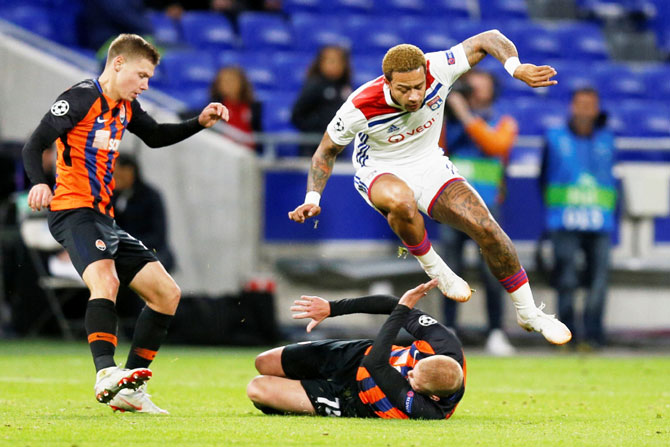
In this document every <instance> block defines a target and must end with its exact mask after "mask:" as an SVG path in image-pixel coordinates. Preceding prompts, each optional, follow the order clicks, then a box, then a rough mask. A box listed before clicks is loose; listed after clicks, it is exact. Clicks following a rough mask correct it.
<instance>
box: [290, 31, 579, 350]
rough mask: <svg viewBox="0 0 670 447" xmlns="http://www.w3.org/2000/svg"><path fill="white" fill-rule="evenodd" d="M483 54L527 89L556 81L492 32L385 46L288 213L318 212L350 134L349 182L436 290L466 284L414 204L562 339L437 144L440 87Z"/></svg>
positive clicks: (564, 333) (453, 290)
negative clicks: (428, 46)
mask: <svg viewBox="0 0 670 447" xmlns="http://www.w3.org/2000/svg"><path fill="white" fill-rule="evenodd" d="M487 54H490V55H492V56H493V57H495V58H496V59H498V60H499V61H500V62H501V63H503V64H504V66H505V69H506V70H507V71H508V72H509V73H510V75H511V76H513V77H514V78H516V79H519V80H520V81H522V82H525V83H526V84H528V85H529V86H531V87H545V86H550V85H553V84H555V83H556V81H555V80H552V77H553V76H554V75H555V74H556V71H555V70H554V69H553V68H552V67H550V66H546V65H544V66H536V65H533V64H522V63H521V62H520V61H519V57H518V53H517V50H516V47H515V46H514V44H513V43H512V42H511V41H510V40H509V39H507V38H506V37H505V36H504V35H503V34H501V33H500V32H499V31H497V30H492V31H486V32H484V33H481V34H478V35H476V36H473V37H470V38H468V39H466V40H465V41H463V42H462V43H460V44H458V45H456V46H454V47H452V48H451V49H449V50H447V51H439V52H435V53H428V54H426V55H424V53H423V52H422V51H421V50H420V49H419V48H417V47H415V46H413V45H407V44H403V45H398V46H395V47H393V48H391V49H390V50H389V51H388V52H387V53H386V55H385V56H384V60H383V61H382V72H383V75H381V76H379V77H378V78H376V79H374V80H372V81H370V82H368V83H366V84H363V85H362V86H361V87H360V88H358V89H357V90H356V91H355V92H353V93H352V94H351V96H350V97H349V99H347V101H346V102H345V103H344V104H343V105H342V107H341V108H340V110H339V111H338V112H337V113H336V115H335V117H334V118H333V120H332V121H331V123H330V125H329V126H328V129H327V130H326V132H325V133H324V135H323V138H322V140H321V143H320V144H319V146H318V147H317V149H316V152H315V153H314V156H313V157H312V165H311V168H310V171H309V176H308V180H307V195H306V196H305V201H304V203H303V204H302V205H299V206H298V207H296V209H295V210H293V211H291V212H289V218H290V219H292V220H293V221H295V222H299V223H303V222H305V220H306V219H309V218H311V217H315V216H317V215H318V214H319V213H320V212H321V208H320V207H319V200H320V198H321V193H322V192H323V190H324V188H325V186H326V182H327V181H328V178H329V177H330V175H331V173H332V170H333V164H334V162H335V159H336V157H337V155H338V154H339V153H340V152H342V150H344V148H345V147H346V146H347V145H348V144H349V143H350V142H351V141H352V140H354V139H355V142H354V154H353V157H352V158H353V163H354V166H355V167H356V169H357V171H356V175H355V177H354V185H355V187H356V188H357V190H358V191H359V193H360V194H361V196H362V197H363V199H364V200H365V201H366V202H367V203H368V204H369V205H370V206H372V207H373V208H374V209H375V210H377V211H378V212H380V213H381V214H382V215H383V216H384V217H385V218H386V219H387V221H388V224H389V226H390V227H391V228H392V229H393V231H394V232H395V233H396V234H397V235H398V237H399V238H400V239H401V240H402V242H403V243H404V244H405V246H406V247H407V249H408V250H409V252H410V253H412V254H413V255H414V256H415V257H416V259H417V260H418V261H419V263H420V264H421V266H422V267H423V269H424V271H425V272H426V273H427V274H428V276H429V277H431V278H437V279H438V287H439V289H440V291H441V292H442V293H443V294H444V295H445V296H447V297H448V298H451V299H453V300H456V301H461V302H463V301H467V300H468V299H470V296H471V293H472V292H471V289H470V287H469V286H468V284H467V283H466V282H465V281H464V280H463V279H461V278H460V277H458V276H457V275H456V274H454V272H453V271H452V270H451V269H450V268H449V267H448V266H447V264H446V263H445V262H444V261H443V260H442V258H440V256H439V255H438V254H437V253H436V252H435V250H433V248H432V245H431V243H430V240H429V238H428V234H427V232H426V228H425V225H424V221H423V217H422V215H421V212H423V213H425V214H426V215H428V216H429V217H431V218H433V219H435V220H437V221H438V222H441V223H444V224H447V225H450V226H452V227H454V228H456V229H457V230H460V231H463V232H465V233H466V234H467V235H468V236H470V238H471V239H473V240H474V241H475V242H476V243H477V244H478V245H479V247H480V249H481V251H482V254H483V256H484V259H485V260H486V263H487V265H488V267H489V269H490V270H491V272H492V273H493V275H494V276H495V277H496V278H497V279H498V280H499V281H500V283H501V284H502V285H503V287H505V289H506V290H507V292H508V293H509V296H510V297H511V299H512V302H513V303H514V306H515V308H516V311H517V321H518V323H519V325H521V327H523V328H524V329H526V330H528V331H537V332H540V333H541V334H542V335H544V337H545V338H546V339H547V340H548V341H549V342H551V343H554V344H564V343H567V342H568V341H570V339H571V337H572V334H571V333H570V331H569V330H568V328H567V327H566V326H565V325H564V324H563V323H561V322H560V321H558V320H557V319H556V318H555V317H554V316H553V315H547V314H545V313H544V312H542V310H541V309H542V306H540V307H539V308H538V307H536V305H535V302H534V299H533V295H532V292H531V289H530V285H529V284H528V277H527V276H526V272H525V271H524V269H523V267H522V266H521V263H520V262H519V258H518V256H517V254H516V249H515V248H514V245H513V244H512V241H511V240H510V239H509V237H508V236H507V235H506V234H505V232H504V231H503V230H502V229H501V228H500V226H499V225H498V223H497V222H496V221H495V219H494V218H493V217H492V216H491V213H490V212H489V210H488V209H487V207H486V205H485V204H484V202H483V201H482V200H481V198H480V197H479V195H478V194H477V192H476V191H475V190H474V189H473V188H472V187H471V186H470V185H469V184H468V182H467V181H466V180H465V179H464V178H463V177H462V176H461V175H460V174H459V173H458V170H457V169H456V168H455V167H454V165H453V164H452V163H451V161H449V159H448V158H447V157H446V156H445V155H444V151H443V150H442V149H441V148H440V147H439V146H438V140H439V137H440V131H441V129H442V122H443V117H444V100H445V98H446V96H447V94H448V93H449V91H450V89H451V87H452V85H453V84H454V82H455V81H456V80H457V79H458V77H459V76H460V75H461V74H463V73H464V72H466V71H467V70H469V69H470V68H471V67H474V66H475V65H476V64H477V63H478V62H479V61H481V60H482V59H483V58H484V57H485V56H486V55H487Z"/></svg>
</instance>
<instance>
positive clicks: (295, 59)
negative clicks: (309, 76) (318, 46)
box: [273, 52, 314, 92]
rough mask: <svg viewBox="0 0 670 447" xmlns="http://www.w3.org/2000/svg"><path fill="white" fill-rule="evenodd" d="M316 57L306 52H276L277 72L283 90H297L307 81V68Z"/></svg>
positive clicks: (274, 59)
mask: <svg viewBox="0 0 670 447" xmlns="http://www.w3.org/2000/svg"><path fill="white" fill-rule="evenodd" d="M313 59H314V57H313V56H312V55H311V54H304V53H284V52H282V53H276V54H274V55H273V64H274V67H275V73H277V75H278V77H279V88H280V89H281V90H282V91H290V92H297V91H299V90H300V89H301V88H302V85H303V84H304V82H305V75H306V73H307V68H308V67H309V65H310V64H311V63H312V60H313Z"/></svg>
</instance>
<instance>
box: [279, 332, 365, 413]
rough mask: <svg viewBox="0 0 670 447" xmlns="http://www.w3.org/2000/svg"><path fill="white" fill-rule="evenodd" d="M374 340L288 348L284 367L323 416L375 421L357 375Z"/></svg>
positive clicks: (316, 342)
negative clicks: (359, 391)
mask: <svg viewBox="0 0 670 447" xmlns="http://www.w3.org/2000/svg"><path fill="white" fill-rule="evenodd" d="M371 344H372V340H351V341H346V340H320V341H312V342H303V343H297V344H293V345H288V346H286V347H285V348H284V350H283V351H282V357H281V363H282V368H283V369H284V373H286V377H288V378H289V379H295V380H300V384H301V385H302V387H303V388H304V389H305V392H306V393H307V397H309V400H310V402H312V405H314V408H315V409H316V413H317V414H319V415H321V416H344V417H372V416H374V415H373V414H372V413H371V412H370V410H369V409H368V407H367V406H366V405H365V404H363V403H362V402H361V401H360V399H359V398H358V384H357V383H356V372H357V370H358V366H359V365H360V363H361V360H362V359H363V355H364V354H365V350H366V349H367V348H368V347H369V346H370V345H371Z"/></svg>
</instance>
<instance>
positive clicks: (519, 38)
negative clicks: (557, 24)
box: [505, 23, 564, 65]
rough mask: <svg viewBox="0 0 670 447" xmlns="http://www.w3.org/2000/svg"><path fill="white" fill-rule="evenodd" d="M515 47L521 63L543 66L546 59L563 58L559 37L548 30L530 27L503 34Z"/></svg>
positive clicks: (529, 25)
mask: <svg viewBox="0 0 670 447" xmlns="http://www.w3.org/2000/svg"><path fill="white" fill-rule="evenodd" d="M505 34H506V35H507V36H508V37H509V38H510V39H512V41H513V42H514V44H515V45H516V47H517V50H518V51H519V56H520V58H521V60H522V61H527V62H531V63H534V64H537V65H544V64H545V63H546V62H545V61H547V60H548V59H556V58H561V57H563V56H564V49H563V47H562V46H561V42H560V39H559V36H557V34H556V33H555V32H554V31H552V30H551V29H548V28H543V27H538V26H532V25H531V24H530V23H529V24H528V25H527V26H526V27H524V28H523V29H514V30H510V31H509V32H506V33H505Z"/></svg>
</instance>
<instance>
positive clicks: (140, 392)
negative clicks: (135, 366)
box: [109, 384, 169, 414]
mask: <svg viewBox="0 0 670 447" xmlns="http://www.w3.org/2000/svg"><path fill="white" fill-rule="evenodd" d="M146 388H147V386H146V384H144V385H142V386H140V387H139V388H138V389H136V390H131V389H123V390H121V391H119V392H118V393H117V395H116V396H114V399H112V400H111V401H109V406H110V407H111V408H112V409H113V410H114V411H117V410H118V411H120V412H122V413H123V412H125V411H130V412H133V413H150V414H169V413H168V412H167V410H163V409H162V408H158V406H157V405H156V404H155V403H153V402H152V401H151V399H149V398H150V397H151V394H147V392H146Z"/></svg>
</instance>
